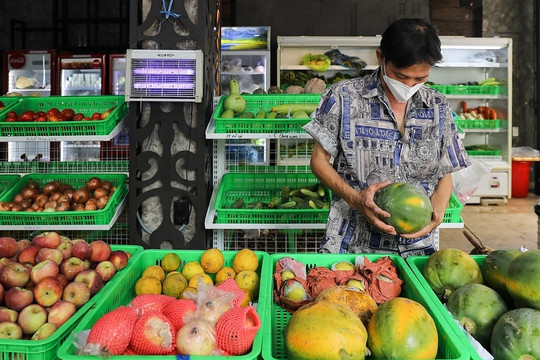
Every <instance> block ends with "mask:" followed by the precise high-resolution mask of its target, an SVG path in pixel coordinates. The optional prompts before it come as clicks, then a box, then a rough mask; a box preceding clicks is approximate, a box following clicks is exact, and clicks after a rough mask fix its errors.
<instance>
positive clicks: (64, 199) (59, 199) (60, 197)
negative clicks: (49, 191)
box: [56, 195, 70, 203]
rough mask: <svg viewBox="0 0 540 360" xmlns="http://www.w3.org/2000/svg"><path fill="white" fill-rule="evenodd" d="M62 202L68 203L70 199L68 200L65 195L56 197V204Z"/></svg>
mask: <svg viewBox="0 0 540 360" xmlns="http://www.w3.org/2000/svg"><path fill="white" fill-rule="evenodd" d="M63 201H65V202H70V199H69V197H68V196H67V195H60V196H59V197H58V199H56V202H58V203H61V202H63Z"/></svg>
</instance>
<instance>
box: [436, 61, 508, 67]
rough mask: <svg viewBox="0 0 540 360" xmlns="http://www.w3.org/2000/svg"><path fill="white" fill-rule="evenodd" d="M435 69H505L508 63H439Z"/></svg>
mask: <svg viewBox="0 0 540 360" xmlns="http://www.w3.org/2000/svg"><path fill="white" fill-rule="evenodd" d="M435 67H440V68H443V67H450V68H455V67H464V68H507V67H508V63H490V62H478V63H475V62H440V63H437V64H436V65H435Z"/></svg>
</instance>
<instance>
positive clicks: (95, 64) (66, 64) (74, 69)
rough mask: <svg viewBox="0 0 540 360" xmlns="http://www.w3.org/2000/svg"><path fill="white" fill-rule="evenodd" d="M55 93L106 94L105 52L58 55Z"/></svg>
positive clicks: (63, 94)
mask: <svg viewBox="0 0 540 360" xmlns="http://www.w3.org/2000/svg"><path fill="white" fill-rule="evenodd" d="M57 68H58V71H57V93H58V95H61V96H88V95H101V94H106V90H107V89H106V81H105V79H106V77H107V73H106V59H105V54H90V55H79V54H75V55H59V56H58V59H57Z"/></svg>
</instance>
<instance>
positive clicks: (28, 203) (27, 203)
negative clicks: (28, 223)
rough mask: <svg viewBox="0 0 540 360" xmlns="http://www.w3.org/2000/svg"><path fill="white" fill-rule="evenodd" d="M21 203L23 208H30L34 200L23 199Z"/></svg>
mask: <svg viewBox="0 0 540 360" xmlns="http://www.w3.org/2000/svg"><path fill="white" fill-rule="evenodd" d="M19 205H20V206H21V207H22V208H23V209H25V210H26V209H28V208H29V207H30V206H32V200H28V199H24V200H23V201H21V202H20V203H19Z"/></svg>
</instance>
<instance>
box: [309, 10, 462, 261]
mask: <svg viewBox="0 0 540 360" xmlns="http://www.w3.org/2000/svg"><path fill="white" fill-rule="evenodd" d="M440 48H441V43H440V39H439V37H438V35H437V32H436V30H435V29H434V28H433V27H432V26H431V25H430V24H429V23H427V22H426V21H424V20H422V19H402V20H398V21H396V22H394V23H393V24H391V25H390V26H389V27H388V28H387V29H386V30H385V32H384V33H383V35H382V39H381V43H380V47H379V49H378V50H377V59H378V62H379V65H380V66H379V68H378V69H377V70H376V71H374V72H373V73H372V74H370V75H368V76H365V77H361V78H355V79H350V80H345V81H342V82H340V83H337V84H335V85H333V86H331V87H330V88H328V89H327V90H326V91H325V92H324V93H323V95H322V98H321V102H320V104H319V107H318V109H317V111H316V115H315V117H314V118H313V120H312V121H310V122H309V123H308V124H306V125H305V126H304V129H305V130H306V131H307V132H308V133H309V134H311V135H312V136H313V138H314V139H315V140H316V143H315V146H314V149H313V153H312V157H311V169H312V172H313V174H314V175H315V176H316V177H317V178H318V179H319V180H320V181H321V182H322V183H324V184H325V185H326V186H328V187H329V188H330V189H331V190H332V193H333V199H332V206H331V208H330V213H329V217H328V223H327V226H326V233H325V236H324V238H323V240H322V243H321V249H320V251H321V252H332V253H338V252H354V253H371V252H385V253H397V254H400V255H402V256H403V257H406V256H408V255H413V254H414V255H422V254H424V255H428V254H431V253H433V252H434V251H436V250H437V245H436V243H435V241H434V237H435V232H434V230H435V229H436V228H437V227H438V226H439V225H440V224H441V222H442V220H443V218H444V213H445V211H446V206H447V204H448V200H449V199H450V196H451V192H452V177H451V173H452V172H454V171H457V170H460V169H462V168H465V167H467V166H469V165H470V160H469V159H468V157H467V154H466V152H465V149H464V147H463V144H462V143H461V140H460V139H459V137H458V134H457V131H456V127H455V124H454V121H453V118H452V110H451V108H450V106H449V105H448V102H447V100H446V98H445V97H444V96H442V95H441V94H440V93H438V92H436V91H434V90H432V89H430V88H428V87H426V86H424V83H425V82H426V81H427V79H428V77H429V73H430V70H431V68H432V67H433V66H434V65H435V64H436V63H437V62H438V61H440V60H441V59H442V54H441V50H440ZM332 156H333V157H334V163H333V165H331V164H330V163H329V160H330V158H331V157H332ZM392 182H406V183H409V184H411V185H413V186H415V187H417V188H418V189H420V190H422V191H424V192H425V193H426V195H428V196H429V197H430V199H431V204H432V207H433V217H432V221H431V222H430V223H429V224H428V225H427V226H426V227H425V228H424V229H421V230H419V231H418V232H415V233H413V234H397V233H396V230H395V229H394V228H393V227H392V226H390V225H387V224H385V223H384V222H383V221H382V220H381V218H383V217H389V216H390V214H388V213H387V212H385V211H383V210H382V209H380V208H379V207H378V206H377V205H376V204H375V202H374V197H375V195H376V192H377V191H378V190H380V189H382V188H383V187H385V186H386V185H388V184H390V183H392Z"/></svg>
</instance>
